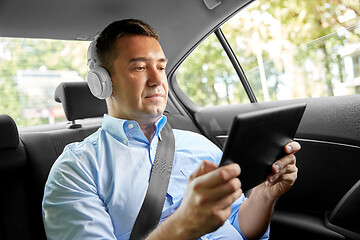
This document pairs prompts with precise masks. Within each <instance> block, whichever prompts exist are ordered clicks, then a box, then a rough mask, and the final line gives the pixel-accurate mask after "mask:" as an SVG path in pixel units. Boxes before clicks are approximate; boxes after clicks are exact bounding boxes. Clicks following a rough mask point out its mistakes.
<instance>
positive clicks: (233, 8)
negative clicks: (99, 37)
mask: <svg viewBox="0 0 360 240" xmlns="http://www.w3.org/2000/svg"><path fill="white" fill-rule="evenodd" d="M206 1H209V2H215V1H220V0H206ZM248 2H250V0H222V2H221V4H220V5H219V6H218V7H216V8H215V9H213V10H209V9H208V8H207V7H206V5H205V4H204V0H131V1H130V0H128V1H126V0H62V1H58V0H31V1H19V0H0V36H1V37H25V38H47V39H64V40H76V39H78V40H92V39H93V38H94V36H95V35H96V34H97V33H98V32H99V31H101V30H102V29H103V28H104V27H105V26H107V25H108V24H109V23H111V22H113V21H116V20H119V19H124V18H138V19H142V20H145V21H147V22H148V23H150V24H151V25H152V26H153V27H154V28H155V29H156V30H157V32H158V33H159V35H160V42H161V44H162V46H163V48H164V52H165V54H166V56H167V58H168V59H169V63H168V64H169V65H168V66H169V69H171V68H173V67H174V65H175V64H176V63H177V62H178V61H179V60H180V59H181V58H182V57H183V56H184V55H186V53H187V52H188V51H189V50H190V49H191V48H192V47H193V46H194V45H196V44H197V43H199V42H200V41H201V39H202V38H203V37H204V36H205V35H207V34H208V33H209V32H211V31H212V30H213V29H214V28H215V27H216V26H218V25H219V24H221V23H222V22H223V21H224V20H225V19H224V18H225V17H224V16H231V15H233V14H235V13H236V12H237V11H238V10H239V9H241V8H242V7H243V6H244V5H246V4H247V3H248Z"/></svg>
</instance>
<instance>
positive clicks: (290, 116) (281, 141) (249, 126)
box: [220, 103, 306, 191]
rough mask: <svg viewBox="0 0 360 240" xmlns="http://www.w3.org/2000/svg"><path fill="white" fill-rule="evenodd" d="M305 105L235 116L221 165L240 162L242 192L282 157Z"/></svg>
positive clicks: (262, 179)
mask: <svg viewBox="0 0 360 240" xmlns="http://www.w3.org/2000/svg"><path fill="white" fill-rule="evenodd" d="M305 108H306V104H305V103H299V104H293V105H287V106H281V107H275V108H270V109H266V110H259V111H254V112H249V113H243V114H239V115H238V116H236V117H235V119H234V121H233V124H232V126H231V128H230V132H229V133H230V134H229V137H228V139H227V141H226V143H225V148H224V153H223V157H222V160H221V163H220V166H223V165H227V164H229V163H232V162H235V163H238V164H239V165H240V168H241V174H240V176H239V178H240V180H241V185H242V187H241V188H242V190H243V191H247V190H249V189H251V188H253V187H255V186H257V185H258V184H260V183H262V182H264V181H265V180H266V177H267V175H268V174H269V173H271V165H272V164H273V163H274V162H275V161H276V160H278V159H280V158H281V157H283V156H285V151H284V146H285V145H286V144H287V143H289V142H291V141H292V140H293V138H294V136H295V133H296V131H297V128H298V126H299V124H300V121H301V118H302V116H303V113H304V111H305Z"/></svg>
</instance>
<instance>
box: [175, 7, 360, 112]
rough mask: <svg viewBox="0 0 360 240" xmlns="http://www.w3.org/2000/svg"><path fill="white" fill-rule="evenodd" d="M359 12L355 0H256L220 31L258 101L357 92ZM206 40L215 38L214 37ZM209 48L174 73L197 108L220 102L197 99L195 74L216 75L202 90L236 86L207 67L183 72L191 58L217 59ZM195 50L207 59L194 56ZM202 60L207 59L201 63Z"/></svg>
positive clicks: (198, 62) (359, 76) (198, 60)
mask: <svg viewBox="0 0 360 240" xmlns="http://www.w3.org/2000/svg"><path fill="white" fill-rule="evenodd" d="M359 14H360V6H359V2H358V0H355V1H336V2H335V1H326V2H325V1H323V0H316V1H292V0H275V1H271V3H270V2H269V1H265V0H260V1H255V2H254V3H252V4H251V5H249V6H248V7H247V8H246V9H243V10H242V11H240V12H239V13H238V14H237V15H235V16H234V17H232V18H231V19H230V20H229V21H227V22H226V23H225V24H224V25H223V26H222V27H221V30H222V31H223V33H224V35H225V37H226V39H227V40H228V42H229V44H230V45H231V47H232V49H233V51H234V52H235V54H236V56H237V58H238V61H239V63H240V65H241V67H242V68H243V70H244V72H245V75H246V77H247V79H248V81H249V82H250V85H251V87H252V89H253V91H254V93H255V95H256V98H257V100H258V101H272V100H282V99H295V98H313V97H324V96H339V95H350V94H359V93H360V70H359V69H360V17H359ZM211 38H212V40H211V41H215V40H213V39H214V36H212V37H211ZM205 41H208V40H205ZM205 44H206V43H205ZM210 48H211V45H210ZM210 51H214V50H211V49H206V48H203V47H202V45H200V47H198V48H197V49H196V50H194V52H193V53H192V54H191V55H190V57H188V58H187V59H186V60H185V62H184V63H183V64H182V65H181V67H180V69H179V71H178V72H179V74H178V76H177V79H178V83H179V86H180V88H182V89H183V91H184V92H185V93H186V94H187V95H188V96H189V97H190V98H191V99H192V100H193V101H194V102H195V103H197V104H199V105H201V106H206V105H218V103H219V102H216V101H207V102H202V101H199V100H198V98H197V92H199V90H197V91H196V90H195V89H196V88H195V86H196V85H195V86H194V87H191V88H190V89H189V86H191V85H190V84H189V81H190V79H192V81H199V80H198V76H201V79H203V78H207V79H208V78H211V77H213V76H216V78H217V79H218V80H217V81H216V83H215V84H216V86H215V85H214V84H213V82H210V81H207V82H206V83H203V84H208V85H210V86H206V87H204V89H206V88H209V89H211V88H216V89H221V87H220V86H219V84H222V83H226V82H230V84H238V83H237V82H236V81H232V80H233V79H235V77H234V76H232V75H229V76H224V75H223V76H221V75H219V74H215V75H214V73H213V72H211V71H206V70H207V69H206V67H205V68H204V67H202V69H201V67H198V68H197V71H202V73H198V72H197V71H193V74H192V75H190V74H188V75H185V74H183V73H184V72H191V71H189V69H191V68H192V67H193V63H194V62H196V65H199V66H206V65H207V63H208V62H213V61H220V59H219V58H217V57H216V56H213V55H211V54H208V52H210ZM217 51H221V50H220V49H217ZM198 52H202V54H204V55H205V56H206V57H203V58H198V55H199V54H200V53H198ZM202 59H205V60H206V61H205V62H202V61H203V60H202ZM221 61H223V62H222V64H223V65H224V66H225V67H231V64H230V63H229V62H227V60H225V57H224V58H221ZM220 65H221V64H220ZM204 75H205V76H206V77H204ZM219 78H220V79H219ZM228 78H231V81H228V80H227V79H228ZM237 79H238V78H237ZM237 81H238V80H237ZM222 88H224V87H222ZM230 88H232V86H231V87H230ZM200 91H201V92H203V91H202V90H200ZM204 94H208V95H207V96H204V97H203V98H206V97H207V98H210V99H214V98H215V99H216V97H214V96H213V95H210V94H214V92H213V93H210V92H204ZM233 99H239V100H238V102H243V101H244V99H243V96H242V95H235V96H233Z"/></svg>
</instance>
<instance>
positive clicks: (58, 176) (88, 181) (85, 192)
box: [43, 147, 116, 239]
mask: <svg viewBox="0 0 360 240" xmlns="http://www.w3.org/2000/svg"><path fill="white" fill-rule="evenodd" d="M95 177H96V174H95V171H94V166H92V164H91V163H90V161H89V159H87V157H86V156H85V155H81V157H79V156H78V155H76V154H75V153H74V152H73V151H72V150H71V149H70V148H69V147H66V148H65V150H64V152H63V154H62V155H61V156H60V157H59V158H58V160H57V161H56V162H55V164H54V166H53V167H52V169H51V171H50V174H49V177H48V180H47V183H46V186H45V190H44V198H43V220H44V226H45V231H46V234H47V238H48V239H116V237H115V235H114V229H113V225H112V221H111V218H110V216H109V214H108V213H107V211H106V209H105V205H104V203H103V201H102V200H101V199H100V198H99V195H98V194H97V187H96V183H95V180H94V179H95Z"/></svg>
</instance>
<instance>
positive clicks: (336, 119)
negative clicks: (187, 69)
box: [194, 95, 360, 239]
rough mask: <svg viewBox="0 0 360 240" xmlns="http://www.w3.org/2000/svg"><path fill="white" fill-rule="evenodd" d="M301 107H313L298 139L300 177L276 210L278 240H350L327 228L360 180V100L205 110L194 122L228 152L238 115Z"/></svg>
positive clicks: (274, 235) (332, 99)
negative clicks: (229, 135) (330, 215)
mask: <svg viewBox="0 0 360 240" xmlns="http://www.w3.org/2000/svg"><path fill="white" fill-rule="evenodd" d="M297 102H306V103H307V109H306V111H305V113H304V116H303V119H302V122H301V123H300V126H299V129H298V132H297V134H296V139H295V140H297V141H298V142H299V143H300V144H301V146H302V149H301V151H299V152H298V153H297V154H296V158H297V166H298V168H299V174H298V179H297V181H296V183H295V185H294V186H293V188H292V189H291V190H290V191H289V192H288V193H286V194H285V195H283V196H282V197H281V198H280V199H279V200H278V202H277V204H276V209H275V214H274V218H273V222H272V229H273V231H272V232H271V236H272V239H289V236H297V237H291V239H295V238H298V239H304V237H316V239H345V238H344V237H343V236H342V235H341V234H339V233H336V231H334V230H330V229H328V228H327V227H326V224H325V216H327V214H328V213H329V212H331V211H332V210H333V209H334V208H335V207H336V205H337V204H338V203H339V201H340V200H341V199H342V198H343V196H344V195H345V194H346V193H347V192H348V191H349V189H351V188H352V187H353V186H354V184H356V183H357V182H358V181H359V179H360V95H353V96H342V97H326V98H316V99H298V100H288V101H277V102H266V103H250V104H239V105H228V106H216V107H205V108H201V109H200V110H199V111H197V112H195V113H194V119H195V121H196V122H197V126H199V128H200V130H201V131H202V132H203V133H204V134H205V135H206V136H207V137H208V138H209V139H211V140H212V141H213V142H215V143H216V144H217V145H218V146H220V147H223V145H224V142H225V141H226V136H227V131H228V129H229V128H230V125H231V123H232V120H233V118H234V116H236V115H237V114H239V113H243V112H249V111H256V110H259V109H266V108H272V107H276V106H282V105H287V104H292V103H297ZM357 214H358V213H357ZM354 215H355V213H354ZM350 217H351V216H350ZM309 239H310V238H309ZM313 239H314V238H313ZM347 239H351V238H347Z"/></svg>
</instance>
